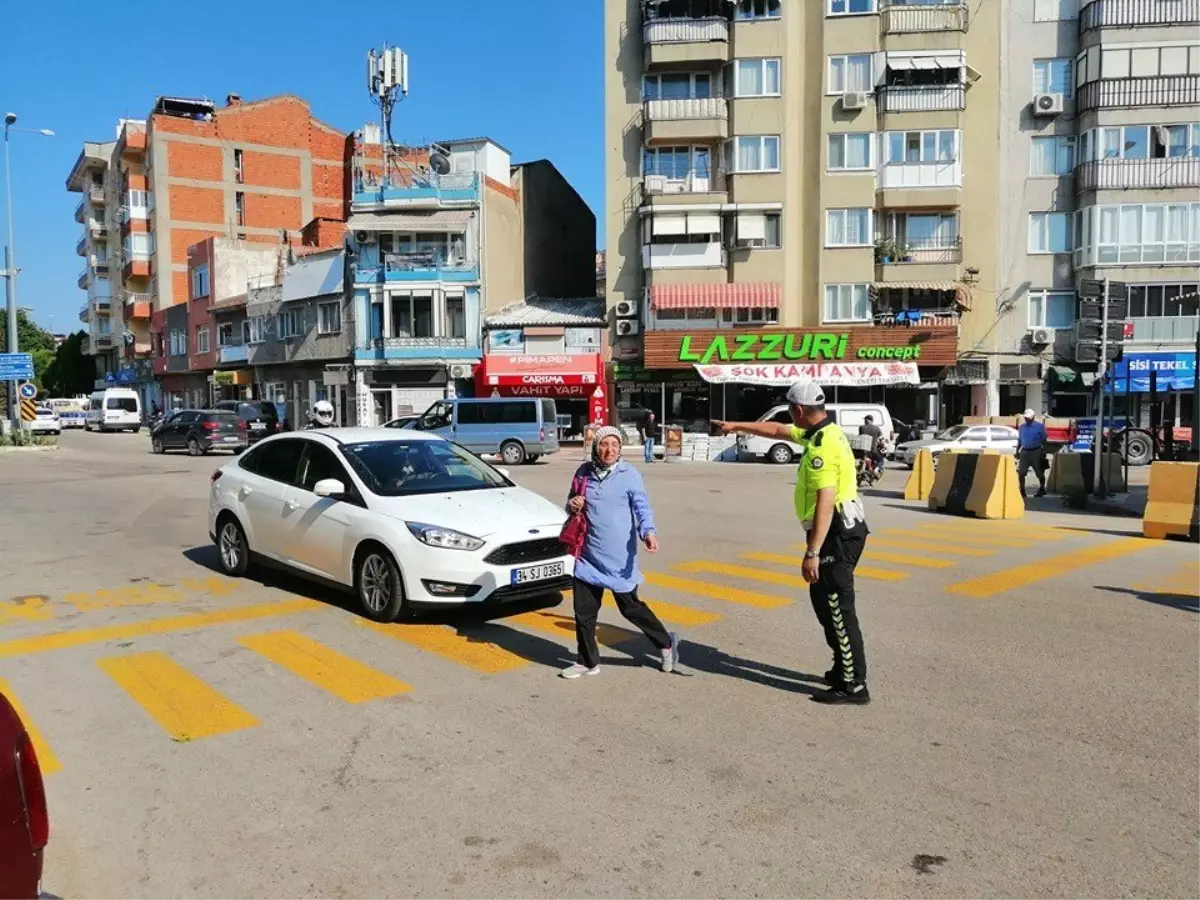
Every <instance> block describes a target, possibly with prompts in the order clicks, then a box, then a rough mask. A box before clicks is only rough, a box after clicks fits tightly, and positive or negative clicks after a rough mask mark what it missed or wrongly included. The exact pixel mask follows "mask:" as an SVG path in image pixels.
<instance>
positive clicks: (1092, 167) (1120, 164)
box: [1075, 156, 1200, 193]
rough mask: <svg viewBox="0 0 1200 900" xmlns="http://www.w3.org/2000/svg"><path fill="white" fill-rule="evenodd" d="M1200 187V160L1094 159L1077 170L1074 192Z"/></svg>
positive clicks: (1178, 158) (1182, 157) (1176, 157)
mask: <svg viewBox="0 0 1200 900" xmlns="http://www.w3.org/2000/svg"><path fill="white" fill-rule="evenodd" d="M1192 187H1200V156H1170V157H1165V158H1159V159H1095V160H1091V161H1089V162H1083V163H1080V164H1079V165H1078V166H1076V167H1075V191H1076V193H1079V192H1082V191H1108V190H1115V191H1119V190H1127V189H1131V188H1133V189H1149V190H1153V189H1155V188H1192Z"/></svg>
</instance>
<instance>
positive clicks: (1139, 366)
mask: <svg viewBox="0 0 1200 900" xmlns="http://www.w3.org/2000/svg"><path fill="white" fill-rule="evenodd" d="M1151 372H1154V373H1156V376H1155V384H1154V387H1155V389H1156V390H1159V391H1167V390H1176V391H1190V390H1192V389H1193V388H1194V387H1195V384H1196V354H1195V352H1194V351H1191V352H1181V353H1126V354H1125V356H1124V357H1123V358H1122V359H1121V361H1120V362H1118V363H1117V364H1116V365H1114V366H1113V369H1112V377H1111V379H1109V380H1108V381H1107V382H1106V384H1105V391H1107V392H1109V393H1113V392H1116V393H1118V394H1123V393H1125V392H1126V391H1127V390H1128V391H1131V392H1132V393H1135V394H1144V393H1148V392H1149V391H1150V373H1151Z"/></svg>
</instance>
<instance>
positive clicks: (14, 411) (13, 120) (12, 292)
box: [2, 112, 54, 428]
mask: <svg viewBox="0 0 1200 900" xmlns="http://www.w3.org/2000/svg"><path fill="white" fill-rule="evenodd" d="M16 124H17V114H16V113H11V112H10V113H7V114H6V115H5V116H4V196H5V199H6V201H7V204H8V243H6V244H5V245H4V271H3V273H2V274H3V275H4V295H5V299H6V300H7V301H8V348H7V349H8V352H9V353H19V352H20V349H21V347H20V344H19V342H18V341H17V272H18V271H19V270H18V269H17V252H16V247H15V245H14V243H13V204H12V175H11V173H10V171H9V162H8V133H9V132H10V131H23V132H25V133H26V134H42V135H45V136H46V137H54V132H53V131H51V130H50V129H49V128H16V127H14V126H15V125H16ZM8 413H9V416H10V418H11V419H12V423H13V427H15V428H19V427H20V424H21V408H20V404H19V403H17V383H16V382H15V381H10V382H8Z"/></svg>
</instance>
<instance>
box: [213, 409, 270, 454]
mask: <svg viewBox="0 0 1200 900" xmlns="http://www.w3.org/2000/svg"><path fill="white" fill-rule="evenodd" d="M213 409H219V410H223V411H224V412H231V413H234V414H235V415H236V416H237V417H238V418H239V419H240V420H241V421H242V423H243V424H244V425H245V426H246V436H247V437H248V438H249V440H250V443H251V444H255V443H257V442H258V441H261V440H262V439H263V438H265V437H270V436H271V435H273V434H278V433H279V432H280V431H282V430H283V423H282V422H281V421H280V420H279V411H278V410H277V409H276V408H275V404H274V403H272V402H271V401H270V400H222V401H221V402H220V403H216V404H214V405H213Z"/></svg>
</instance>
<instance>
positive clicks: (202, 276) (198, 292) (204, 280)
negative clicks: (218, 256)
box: [192, 263, 208, 300]
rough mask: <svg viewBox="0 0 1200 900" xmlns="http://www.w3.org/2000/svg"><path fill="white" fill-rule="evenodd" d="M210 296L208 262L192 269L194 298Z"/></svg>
mask: <svg viewBox="0 0 1200 900" xmlns="http://www.w3.org/2000/svg"><path fill="white" fill-rule="evenodd" d="M207 296H208V264H207V263H206V264H205V265H202V266H196V268H194V269H192V299H193V300H199V299H200V298H201V297H207Z"/></svg>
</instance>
